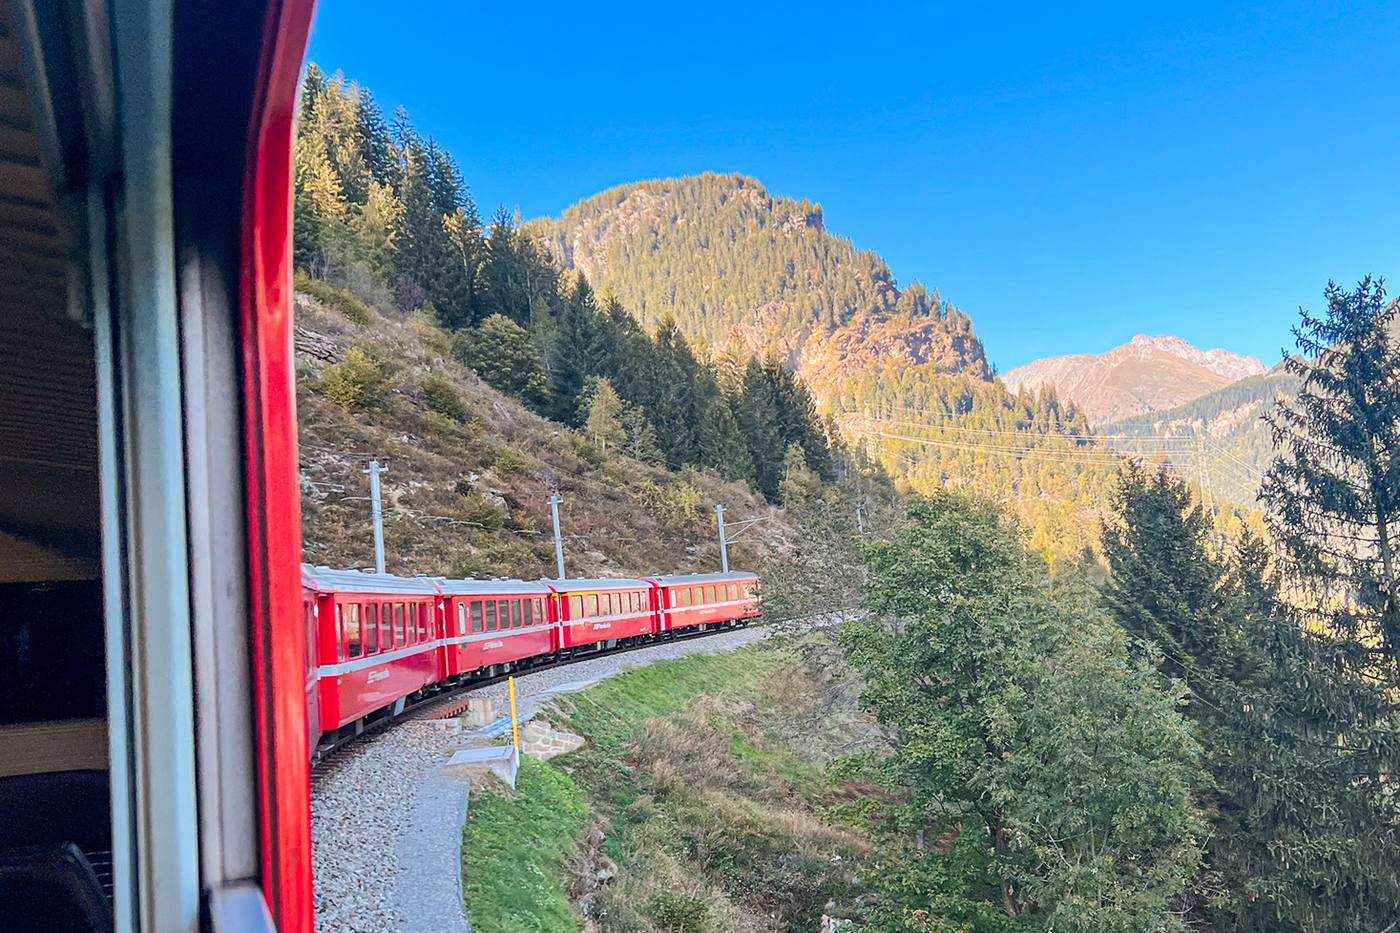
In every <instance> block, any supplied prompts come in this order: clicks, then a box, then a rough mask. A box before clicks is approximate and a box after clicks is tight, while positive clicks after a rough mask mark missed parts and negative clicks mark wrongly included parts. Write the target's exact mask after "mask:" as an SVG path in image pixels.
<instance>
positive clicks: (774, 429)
mask: <svg viewBox="0 0 1400 933" xmlns="http://www.w3.org/2000/svg"><path fill="white" fill-rule="evenodd" d="M734 417H735V420H737V421H738V423H739V430H740V432H741V433H742V434H743V436H744V441H745V443H747V444H748V448H749V458H750V460H751V461H752V462H753V474H754V484H755V485H756V486H757V487H758V491H759V492H761V493H762V494H763V496H764V498H766V499H767V500H768V501H769V502H777V501H778V484H779V482H780V481H781V479H782V465H783V458H784V457H785V456H786V455H787V446H786V445H785V444H784V443H783V436H782V434H781V433H780V431H779V428H778V404H777V400H776V399H775V398H774V395H773V386H772V384H771V383H770V382H769V380H768V378H767V375H766V374H765V373H764V371H763V365H762V364H761V363H759V361H758V359H757V358H754V359H751V360H749V365H748V367H747V368H746V369H745V370H744V381H743V383H742V387H741V389H740V392H739V397H738V400H737V402H736V403H735V406H734Z"/></svg>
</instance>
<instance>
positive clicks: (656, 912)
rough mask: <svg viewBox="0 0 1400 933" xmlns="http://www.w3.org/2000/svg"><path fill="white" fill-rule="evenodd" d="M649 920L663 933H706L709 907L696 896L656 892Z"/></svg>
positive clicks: (702, 899)
mask: <svg viewBox="0 0 1400 933" xmlns="http://www.w3.org/2000/svg"><path fill="white" fill-rule="evenodd" d="M651 919H652V921H653V922H655V924H656V928H657V929H658V930H664V931H665V933H708V930H709V929H710V905H709V904H708V903H706V901H705V899H704V898H703V897H700V896H699V895H696V894H682V893H681V892H679V891H658V892H657V893H656V896H655V897H653V898H652V901H651Z"/></svg>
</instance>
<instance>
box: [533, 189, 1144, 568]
mask: <svg viewBox="0 0 1400 933" xmlns="http://www.w3.org/2000/svg"><path fill="white" fill-rule="evenodd" d="M526 229H527V230H537V231H539V232H540V233H541V235H542V236H543V237H544V238H545V239H546V240H547V242H548V243H549V245H550V248H551V249H552V250H553V251H554V252H555V253H556V254H557V255H558V257H559V258H560V260H561V261H562V262H564V263H565V264H566V265H568V266H569V267H570V268H573V269H577V270H579V271H581V272H584V273H586V274H587V275H588V276H589V278H590V281H592V282H593V283H594V284H595V285H596V287H597V288H598V289H599V290H600V291H605V292H608V293H610V294H614V295H616V296H617V297H618V299H619V300H620V301H621V302H622V303H623V304H624V305H625V306H627V307H628V308H631V309H633V310H634V311H636V313H638V314H639V315H641V317H642V320H644V321H646V320H653V321H654V320H660V319H673V320H675V321H676V323H677V325H678V326H679V327H680V328H681V329H682V331H683V332H684V333H685V334H686V336H688V337H690V338H692V339H694V340H696V341H697V342H699V343H700V345H702V346H707V347H709V348H711V351H712V352H718V351H725V352H744V350H745V349H746V348H750V347H763V348H771V349H776V350H777V351H778V352H780V353H782V354H783V358H784V360H785V361H786V362H787V364H788V365H789V366H791V367H792V368H793V369H795V370H796V372H797V373H798V374H799V375H800V376H801V377H802V379H803V381H804V382H806V383H807V384H808V385H809V386H810V387H811V389H812V392H813V394H814V396H815V397H816V401H817V404H818V406H819V409H820V410H821V411H822V413H823V414H825V415H828V416H830V417H831V418H834V419H835V420H836V421H837V422H838V424H839V425H840V427H841V433H842V435H843V437H845V438H846V439H847V441H848V442H849V443H851V444H853V445H855V446H858V447H861V448H863V449H864V450H865V451H867V453H868V454H869V455H870V456H871V457H872V458H873V459H875V460H876V461H878V462H879V463H880V464H881V465H882V466H883V467H885V469H887V470H888V471H889V472H890V473H891V474H892V475H894V476H896V477H899V478H901V479H903V480H905V481H906V482H907V483H908V484H909V485H910V486H911V487H912V488H913V489H915V490H916V491H919V492H932V491H935V490H938V489H944V488H957V489H962V490H965V491H968V492H975V493H979V494H981V495H984V496H987V497H990V498H992V499H994V500H997V501H999V502H1002V503H1003V504H1005V505H1007V506H1008V507H1010V508H1011V509H1012V510H1013V511H1015V512H1016V514H1017V515H1019V516H1020V518H1021V519H1022V521H1024V522H1025V523H1026V524H1027V525H1028V526H1029V527H1030V529H1031V530H1032V532H1033V536H1034V540H1035V543H1036V546H1037V547H1039V548H1041V549H1043V550H1045V551H1047V552H1054V553H1057V554H1059V555H1062V556H1063V555H1066V554H1073V553H1077V552H1078V551H1079V550H1081V549H1082V548H1083V547H1085V546H1089V545H1091V544H1092V543H1093V541H1094V538H1095V530H1094V527H1095V521H1096V519H1095V516H1096V515H1097V514H1098V512H1099V510H1101V509H1102V507H1103V505H1104V504H1105V503H1106V502H1107V499H1106V493H1105V490H1106V489H1107V483H1108V478H1109V476H1110V475H1111V473H1112V468H1113V465H1114V463H1115V462H1116V458H1115V455H1113V454H1112V453H1110V452H1108V451H1105V450H1103V449H1102V448H1100V447H1098V446H1097V444H1096V442H1095V441H1093V440H1092V439H1091V438H1090V436H1089V429H1088V425H1087V424H1086V423H1085V421H1084V419H1083V417H1082V416H1081V415H1080V414H1079V413H1078V412H1077V411H1075V410H1074V408H1073V407H1071V406H1068V405H1065V404H1062V403H1061V402H1060V401H1059V400H1058V398H1057V397H1056V395H1055V393H1054V391H1053V390H1048V391H1042V392H1039V393H1033V392H1023V393H1020V394H1013V393H1011V392H1009V391H1008V390H1007V389H1006V388H1005V387H1004V386H1003V385H1002V384H1001V383H1000V382H999V381H997V380H996V379H995V378H994V376H993V375H992V373H991V370H990V368H989V366H988V364H987V359H986V355H985V353H984V352H983V348H982V344H981V341H980V340H978V338H977V336H976V334H975V332H974V330H973V327H972V321H971V319H970V318H969V317H968V316H967V315H966V314H965V313H963V312H962V311H960V310H958V309H957V308H955V307H953V306H952V305H951V304H949V303H948V302H947V301H945V300H944V299H943V298H942V297H941V296H940V295H939V294H938V293H937V292H936V291H935V292H930V291H928V290H927V289H926V288H925V287H924V286H923V285H921V284H919V283H917V282H915V283H912V284H910V285H908V286H905V287H901V286H900V285H899V284H898V283H897V282H896V281H895V279H894V276H893V275H892V274H891V272H890V270H889V268H888V267H887V266H886V264H885V263H884V261H883V260H881V259H880V257H879V256H877V255H876V254H875V253H873V252H870V251H866V250H859V249H856V248H855V247H854V246H853V245H852V244H851V242H850V241H849V240H846V239H844V238H841V237H838V236H835V235H833V234H831V233H830V232H829V231H828V230H827V229H826V226H825V220H824V217H823V214H822V211H821V208H820V207H819V206H818V205H815V204H812V203H810V202H807V201H794V200H790V199H787V198H781V197H774V196H773V195H771V194H769V193H768V192H767V191H766V190H765V189H764V188H763V186H762V185H761V184H759V183H758V182H757V181H755V180H754V179H752V178H746V177H744V176H741V175H714V174H707V175H700V176H696V177H693V178H681V179H671V180H667V181H649V182H641V183H638V184H633V185H625V186H622V187H619V188H614V189H612V190H610V191H606V192H604V193H602V194H600V195H596V196H595V197H592V198H589V199H587V200H585V201H583V202H581V203H579V204H576V205H574V206H573V207H571V208H569V209H568V210H566V211H565V212H564V213H563V214H562V215H561V216H560V217H559V218H558V219H557V220H550V221H539V222H535V223H532V224H530V225H527V228H526Z"/></svg>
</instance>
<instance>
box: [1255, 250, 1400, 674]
mask: <svg viewBox="0 0 1400 933" xmlns="http://www.w3.org/2000/svg"><path fill="white" fill-rule="evenodd" d="M1324 296H1325V298H1326V300H1327V310H1326V311H1325V312H1324V313H1323V314H1322V315H1320V316H1315V315H1313V314H1311V313H1309V312H1307V311H1301V312H1300V314H1301V321H1300V323H1299V325H1298V326H1297V327H1296V328H1295V329H1294V336H1295V337H1296V341H1297V346H1298V350H1299V351H1300V355H1298V356H1292V357H1289V358H1287V359H1286V360H1285V362H1284V366H1285V367H1286V368H1287V369H1288V371H1289V372H1290V373H1292V374H1293V375H1295V376H1297V377H1298V378H1299V379H1301V380H1302V388H1301V390H1300V391H1299V393H1298V396H1297V398H1296V399H1295V400H1294V401H1293V402H1292V403H1290V404H1285V405H1282V406H1280V408H1279V409H1278V411H1277V412H1276V413H1275V414H1274V415H1273V416H1271V417H1270V419H1269V423H1270V426H1271V427H1272V430H1273V435H1274V443H1275V446H1276V447H1277V448H1278V449H1279V455H1278V458H1277V459H1276V460H1275V461H1274V463H1273V465H1272V466H1271V467H1270V468H1269V471H1268V473H1267V474H1266V476H1265V479H1264V486H1263V491H1262V492H1261V494H1260V498H1261V500H1262V501H1263V502H1264V503H1265V505H1266V506H1267V507H1268V508H1269V510H1270V513H1271V516H1272V521H1271V526H1272V530H1273V533H1274V535H1275V537H1276V538H1277V540H1278V541H1279V542H1280V543H1281V544H1282V545H1283V547H1284V549H1285V551H1286V553H1287V554H1288V557H1289V565H1290V569H1291V571H1292V582H1293V583H1294V584H1296V585H1297V586H1298V588H1299V591H1300V594H1301V593H1304V592H1305V593H1307V594H1308V596H1310V597H1311V599H1312V601H1313V604H1314V606H1315V607H1316V608H1317V610H1318V611H1319V613H1320V614H1322V615H1324V616H1325V617H1326V618H1327V619H1328V620H1329V622H1330V623H1331V624H1332V625H1333V626H1335V627H1336V629H1337V630H1338V631H1340V632H1342V633H1344V634H1346V635H1347V636H1349V637H1350V638H1351V640H1352V644H1353V646H1354V647H1355V648H1356V650H1357V651H1358V652H1362V653H1365V654H1369V655H1372V661H1373V662H1375V663H1378V664H1382V665H1383V666H1384V668H1385V669H1386V671H1387V676H1388V677H1390V678H1391V681H1392V683H1393V684H1395V685H1396V686H1397V687H1400V347H1397V345H1396V341H1395V339H1394V336H1393V335H1392V334H1391V332H1390V326H1391V324H1392V322H1393V321H1394V320H1395V318H1396V314H1397V307H1400V306H1397V304H1396V303H1395V302H1390V303H1387V301H1386V297H1385V288H1384V286H1383V284H1382V282H1381V281H1379V280H1373V279H1372V278H1371V277H1370V276H1369V275H1368V276H1366V277H1365V278H1364V279H1362V280H1361V282H1360V283H1358V284H1357V286H1356V288H1355V289H1354V290H1352V291H1346V290H1344V289H1342V288H1341V287H1339V286H1338V285H1337V284H1336V283H1335V282H1329V283H1328V285H1327V288H1326V291H1325V292H1324Z"/></svg>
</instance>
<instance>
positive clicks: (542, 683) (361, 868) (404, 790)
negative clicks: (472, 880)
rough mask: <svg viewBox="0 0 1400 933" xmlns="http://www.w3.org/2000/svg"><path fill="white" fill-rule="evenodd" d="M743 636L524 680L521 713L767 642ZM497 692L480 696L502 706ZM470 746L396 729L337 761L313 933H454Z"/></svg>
mask: <svg viewBox="0 0 1400 933" xmlns="http://www.w3.org/2000/svg"><path fill="white" fill-rule="evenodd" d="M769 631H770V630H769V629H767V628H765V627H754V628H742V629H734V630H732V631H728V632H721V633H718V634H714V635H708V636H705V637H703V638H689V639H681V640H678V641H672V642H663V643H661V644H658V645H651V646H648V647H646V648H639V649H636V650H633V651H627V652H623V653H621V654H615V655H607V656H604V657H598V658H589V659H587V660H584V661H576V662H574V663H572V664H565V665H562V666H560V667H555V668H550V669H548V670H543V671H536V672H534V673H529V674H522V675H520V676H518V677H516V679H515V687H516V697H517V700H518V701H519V702H520V703H521V704H522V705H528V706H529V707H532V708H538V705H539V703H540V702H542V701H545V700H547V697H548V695H550V694H552V693H553V692H555V691H557V690H559V689H560V688H564V689H581V688H582V687H584V686H586V685H591V684H593V683H596V682H598V681H600V680H605V679H607V678H609V677H613V676H615V675H617V674H620V673H622V672H623V671H626V670H629V669H631V668H635V667H642V666H645V665H647V664H651V663H652V662H655V661H662V660H670V659H674V658H681V657H685V656H686V655H691V654H700V653H714V652H719V651H732V650H734V649H736V648H741V647H744V646H745V645H748V644H751V643H753V642H755V641H758V640H760V639H763V638H765V637H767V635H768V634H769ZM507 691H508V687H507V685H506V684H504V683H500V684H493V685H491V686H488V687H482V688H480V689H478V690H475V691H471V693H470V694H469V695H471V696H489V697H503V696H505V695H506V693H507ZM466 744H472V743H471V742H470V741H468V736H467V735H464V734H462V733H454V732H451V731H448V730H445V729H444V728H443V725H442V724H440V723H434V722H415V721H412V720H409V721H405V722H401V723H398V724H396V725H393V726H391V727H390V728H388V729H386V730H384V731H382V732H380V733H378V734H376V735H373V736H370V737H368V738H366V739H364V740H362V741H360V742H358V743H356V744H354V745H352V746H350V747H348V748H346V749H344V750H343V751H341V752H340V753H339V754H337V755H335V756H333V757H332V758H331V759H330V760H329V761H327V762H326V763H325V764H324V765H322V766H321V767H320V768H318V769H317V771H316V773H315V775H314V776H313V778H312V788H311V831H312V840H313V864H314V870H315V876H316V888H315V899H316V928H317V930H319V931H321V933H348V931H355V933H361V931H364V933H369V931H385V930H403V931H420V930H421V931H425V933H426V931H432V933H454V931H467V930H468V929H469V928H468V926H467V923H466V919H465V917H463V916H462V911H461V904H462V893H461V877H460V871H459V870H458V866H459V865H460V853H461V840H462V834H461V827H462V822H463V820H464V818H465V810H466V790H467V789H466V785H465V784H463V783H462V782H460V781H458V780H456V779H454V778H452V777H450V776H448V775H446V774H445V773H444V771H443V765H444V764H445V763H446V761H447V758H448V756H449V755H450V754H451V752H452V750H453V749H455V748H459V747H462V746H463V745H466Z"/></svg>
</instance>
